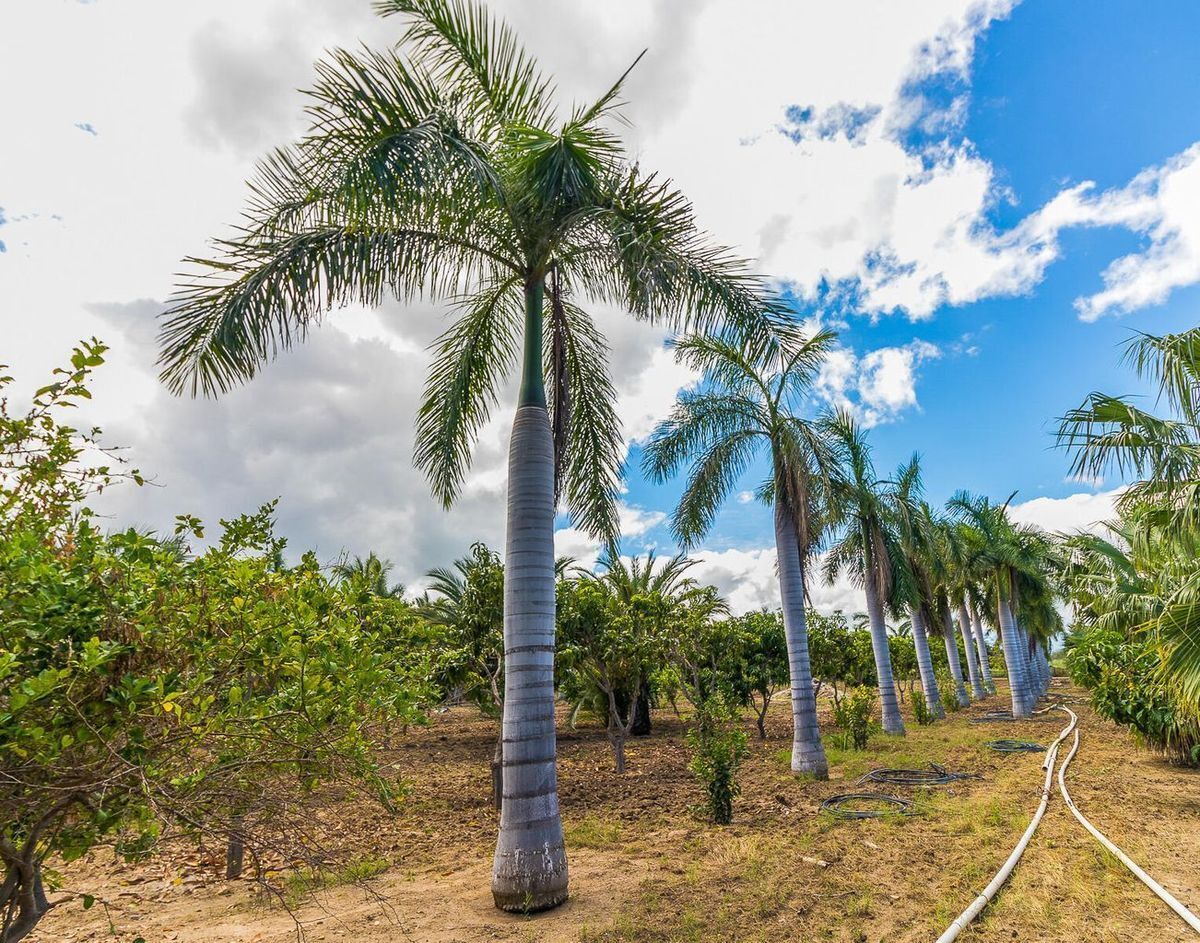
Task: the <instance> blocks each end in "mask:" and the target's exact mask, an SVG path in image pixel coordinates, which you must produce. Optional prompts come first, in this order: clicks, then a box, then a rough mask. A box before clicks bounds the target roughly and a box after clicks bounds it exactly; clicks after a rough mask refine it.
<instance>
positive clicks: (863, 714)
mask: <svg viewBox="0 0 1200 943" xmlns="http://www.w3.org/2000/svg"><path fill="white" fill-rule="evenodd" d="M874 712H875V692H874V691H872V690H871V689H870V688H868V687H856V688H851V689H850V690H849V691H848V692H847V693H846V696H845V697H843V698H842V701H841V703H840V704H838V705H837V706H836V707H834V709H833V719H834V722H835V723H836V724H837V725H838V726H839V727H841V728H842V737H843V743H842V746H843V747H844V748H845V749H847V750H848V749H850V748H851V746H853V748H854V749H855V750H865V749H866V748H867V739H868V738H869V737H870V736H871V715H872V714H873V713H874Z"/></svg>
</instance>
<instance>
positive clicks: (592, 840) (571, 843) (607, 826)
mask: <svg viewBox="0 0 1200 943" xmlns="http://www.w3.org/2000/svg"><path fill="white" fill-rule="evenodd" d="M563 833H564V835H565V837H566V840H567V847H569V848H570V847H573V848H596V849H600V850H603V849H605V848H612V847H613V846H614V845H618V844H620V842H621V834H622V828H621V823H620V822H617V821H613V820H604V819H601V818H598V817H597V816H594V815H586V816H584V817H583V818H582V819H579V820H578V821H576V822H565V823H563Z"/></svg>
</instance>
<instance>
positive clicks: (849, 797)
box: [821, 792, 913, 819]
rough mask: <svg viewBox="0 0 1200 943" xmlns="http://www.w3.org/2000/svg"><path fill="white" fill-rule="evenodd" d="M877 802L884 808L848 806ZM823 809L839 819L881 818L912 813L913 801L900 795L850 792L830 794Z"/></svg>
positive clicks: (822, 804)
mask: <svg viewBox="0 0 1200 943" xmlns="http://www.w3.org/2000/svg"><path fill="white" fill-rule="evenodd" d="M862 802H875V803H878V804H879V805H880V806H883V807H884V808H874V809H861V808H859V809H852V808H847V806H850V805H853V804H855V803H862ZM821 811H822V812H828V813H829V814H830V815H832V816H833V817H834V818H839V819H881V818H885V817H886V816H889V815H911V814H912V812H913V808H912V803H911V802H909V801H908V800H907V799H901V798H900V797H899V796H884V795H880V794H878V793H874V792H848V793H845V794H844V795H840V796H830V797H829V798H828V799H826V800H825V801H824V802H822V803H821Z"/></svg>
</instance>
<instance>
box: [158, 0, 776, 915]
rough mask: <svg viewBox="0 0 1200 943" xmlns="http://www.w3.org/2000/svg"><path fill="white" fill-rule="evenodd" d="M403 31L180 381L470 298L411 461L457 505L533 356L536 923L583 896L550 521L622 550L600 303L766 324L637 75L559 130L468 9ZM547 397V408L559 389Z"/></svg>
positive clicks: (533, 84)
mask: <svg viewBox="0 0 1200 943" xmlns="http://www.w3.org/2000/svg"><path fill="white" fill-rule="evenodd" d="M375 6H376V9H377V10H378V11H379V12H380V13H381V14H383V15H385V16H387V15H393V14H399V15H402V16H403V17H404V18H405V23H406V26H405V29H404V30H403V32H402V35H401V36H400V42H399V43H398V44H397V45H396V46H395V47H393V48H391V49H389V50H387V51H384V52H371V51H361V52H347V51H344V50H339V51H335V52H333V53H332V54H331V55H330V56H329V58H328V59H327V60H326V61H324V62H322V63H320V64H319V65H318V66H317V72H318V81H317V84H316V85H315V87H314V88H313V89H312V90H311V91H310V92H309V97H310V105H309V106H308V115H309V119H310V127H309V131H308V133H307V135H306V136H305V137H304V138H302V139H301V141H300V142H299V143H298V144H296V145H295V146H292V147H288V148H284V149H281V150H278V151H276V152H275V153H274V154H272V155H271V156H270V157H269V158H267V159H266V160H265V161H264V162H263V163H262V164H261V165H260V168H259V173H258V177H257V179H256V180H255V181H254V182H253V184H252V198H251V201H250V206H249V210H248V213H247V219H246V221H245V222H244V223H243V225H242V228H241V229H240V230H239V231H238V234H237V235H236V236H235V237H233V238H231V239H227V240H222V241H220V242H218V243H217V245H216V248H217V256H216V258H214V259H211V260H192V262H193V264H194V265H195V266H196V267H197V269H198V274H197V276H196V277H195V278H194V279H193V280H192V281H191V282H190V283H188V284H186V285H184V286H183V288H182V290H181V293H180V294H179V295H178V297H177V298H176V300H175V303H174V305H173V307H172V309H171V310H170V312H169V313H168V316H167V320H166V322H165V324H164V326H163V330H162V337H161V341H162V364H163V373H162V376H163V379H164V381H165V382H166V383H167V384H168V385H169V386H170V387H171V389H172V390H174V391H176V392H190V393H192V394H193V395H195V394H200V393H203V394H218V393H221V392H223V391H225V390H227V389H228V388H229V387H231V386H232V385H234V384H236V383H239V382H242V381H245V380H248V379H250V378H251V377H253V376H254V375H255V374H256V373H257V372H258V371H259V370H260V369H261V368H262V367H263V365H264V364H266V363H267V362H268V361H270V360H272V359H273V358H274V357H275V356H276V354H278V353H279V352H280V351H282V350H284V349H286V348H289V347H291V346H292V345H293V344H295V343H297V342H299V341H301V340H302V339H303V338H304V337H305V335H306V334H307V333H308V331H309V330H310V329H312V328H313V327H314V326H315V325H316V324H317V323H318V322H319V321H320V319H321V317H322V315H323V314H324V313H325V312H326V311H328V310H329V309H332V308H337V307H340V306H344V305H347V304H362V305H367V306H375V305H378V304H379V303H380V302H381V301H382V300H383V299H384V298H385V297H386V296H389V295H390V296H394V297H396V298H398V299H400V300H401V301H411V300H414V299H416V298H418V297H426V296H432V297H435V298H440V299H444V300H447V301H450V302H452V303H453V304H454V306H455V309H456V311H457V313H458V317H457V319H456V320H455V321H454V323H452V325H451V326H450V327H449V329H448V330H447V331H446V332H445V334H443V336H442V337H441V339H440V341H439V343H438V345H437V349H436V352H435V356H434V362H433V366H432V369H431V372H430V375H429V380H428V384H427V387H426V391H425V399H424V403H423V405H422V406H421V408H420V412H419V414H418V417H417V446H416V462H417V464H418V466H419V467H421V468H422V469H424V470H425V472H426V473H427V474H428V476H429V479H430V481H431V484H432V486H433V490H434V493H435V494H436V496H437V497H438V498H439V499H440V500H441V501H442V502H443V503H445V504H447V505H449V504H450V503H451V502H452V501H453V500H454V498H455V497H456V495H457V494H458V491H459V489H460V487H461V486H462V483H463V481H464V478H465V476H466V474H467V471H468V468H469V465H470V457H471V446H472V443H473V441H474V436H475V434H476V432H477V431H478V429H479V428H480V426H481V425H482V424H483V423H484V422H485V421H486V420H487V419H488V416H489V414H490V411H491V409H492V408H493V406H494V405H495V400H496V395H497V390H498V388H499V386H500V384H501V383H502V382H503V381H504V379H505V378H507V377H508V376H509V375H510V373H511V371H512V370H513V368H514V367H515V366H516V362H517V359H518V357H520V358H521V359H522V366H521V374H520V377H521V385H520V394H519V398H518V402H517V411H516V416H515V420H514V423H513V431H512V437H511V439H510V443H509V466H508V539H507V543H506V553H505V566H506V569H507V576H506V580H505V593H506V596H505V645H506V652H505V660H506V663H507V664H506V670H505V684H506V686H507V687H508V688H510V690H509V691H508V693H507V694H506V696H505V699H504V705H505V706H504V711H505V717H504V746H505V759H504V764H505V789H506V793H507V795H506V801H505V802H504V809H503V814H502V818H501V825H500V837H499V841H498V843H497V848H496V857H495V865H494V872H493V882H492V889H493V894H494V897H495V900H496V904H497V906H499V907H502V908H505V909H509V910H520V911H533V910H540V909H544V908H547V907H553V906H555V905H556V904H559V903H561V902H562V901H563V900H565V899H566V896H567V862H566V852H565V850H564V847H563V838H562V823H561V820H560V818H559V812H558V798H557V785H556V775H555V736H554V709H553V705H554V700H553V691H554V666H553V659H554V590H555V583H554V516H555V507H556V498H557V497H558V496H559V495H561V497H562V500H563V503H565V505H566V507H567V508H568V509H569V511H570V513H571V515H572V516H573V518H574V519H575V521H576V523H577V525H578V526H580V527H581V528H583V529H585V530H587V531H589V532H591V533H593V534H595V535H597V536H599V537H602V538H604V539H609V540H611V539H613V538H614V537H615V534H616V530H617V526H616V513H615V501H614V493H615V489H616V486H617V483H618V480H619V471H620V463H621V458H622V453H623V449H622V440H621V435H620V430H619V426H618V422H617V419H616V412H615V409H614V403H613V387H612V384H611V382H610V379H609V374H608V369H607V365H606V355H607V348H606V345H605V342H604V339H603V337H602V336H601V335H600V333H599V331H598V330H597V328H596V326H595V324H594V323H593V321H592V319H591V317H590V316H589V315H588V313H587V311H586V308H585V307H584V303H585V302H588V301H590V302H595V303H611V304H614V305H617V306H620V307H622V308H624V309H625V310H627V311H629V312H630V313H631V314H632V315H633V316H635V317H638V318H642V319H646V320H664V321H668V322H671V323H674V324H678V325H691V326H698V327H700V328H701V329H707V328H709V327H711V326H713V325H715V324H717V323H718V322H720V321H721V320H723V319H731V320H734V321H740V322H742V323H744V325H745V326H746V327H747V330H750V329H751V328H750V325H751V324H752V323H753V324H755V325H766V324H768V323H769V322H771V321H772V320H774V319H776V318H777V316H778V312H777V311H775V310H773V309H770V308H768V307H767V306H764V305H763V304H762V303H761V301H760V294H759V288H760V286H759V283H758V282H757V280H755V279H754V278H752V277H751V276H750V275H748V274H747V270H746V268H745V267H744V266H743V265H742V264H741V263H740V262H738V261H737V260H735V259H733V258H732V257H731V256H730V255H729V254H728V253H727V252H726V251H725V250H723V249H720V248H715V247H713V246H711V245H710V244H709V243H708V242H707V240H706V239H705V238H704V237H703V234H701V233H700V232H698V230H697V228H696V226H695V223H694V220H693V215H692V208H691V206H690V204H689V203H688V202H687V200H686V199H685V198H684V196H683V195H682V194H681V193H679V192H678V191H677V190H675V189H673V188H672V186H671V184H670V183H669V182H668V181H666V180H663V179H661V178H659V177H657V176H655V175H654V174H647V173H645V172H643V171H641V170H640V169H639V168H638V167H637V165H635V164H632V163H630V162H629V161H628V160H627V158H626V156H625V153H624V150H623V148H622V146H621V143H620V141H619V139H618V138H617V136H616V135H615V134H614V133H613V131H612V130H611V129H610V126H611V123H612V120H613V119H614V118H615V117H617V114H616V113H617V111H618V110H619V104H620V93H621V81H620V80H618V81H617V82H616V83H615V84H614V85H613V87H612V88H610V89H609V90H608V91H607V92H605V93H604V94H603V95H601V96H600V97H599V98H598V99H597V100H596V101H594V102H592V103H591V104H589V105H585V106H581V107H578V108H576V109H574V110H573V111H572V112H570V113H569V114H566V115H565V116H562V117H560V116H559V114H558V113H557V112H556V110H555V107H554V104H553V100H552V99H553V95H552V91H553V89H552V86H551V83H550V81H549V80H548V79H547V78H545V77H544V76H543V75H542V74H541V73H540V72H539V71H538V69H537V66H536V64H535V63H534V61H533V60H532V59H531V58H530V57H529V56H528V55H526V53H525V52H524V51H523V50H522V48H521V46H520V44H519V42H518V40H517V38H516V37H515V35H514V34H513V33H512V32H511V31H510V30H509V29H508V28H507V27H506V26H505V25H504V24H502V23H500V22H498V21H495V20H493V19H492V18H491V17H490V16H489V15H488V13H487V11H486V10H485V9H484V8H483V7H482V6H480V5H478V4H477V3H475V2H472V0H376V3H375ZM547 391H548V392H547Z"/></svg>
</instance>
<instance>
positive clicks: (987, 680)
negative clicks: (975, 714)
mask: <svg viewBox="0 0 1200 943" xmlns="http://www.w3.org/2000/svg"><path fill="white" fill-rule="evenodd" d="M967 615H968V616H969V617H970V620H971V629H972V634H973V635H974V636H975V646H976V648H977V649H978V650H979V671H980V673H981V674H982V675H983V685H984V687H985V688H987V692H988V694H995V693H996V682H995V681H993V680H992V659H991V654H990V653H989V652H988V647H987V636H986V635H985V634H984V630H983V620H982V619H980V618H979V613H978V612H976V611H975V606H974V604H972V602H971V601H970V600H967Z"/></svg>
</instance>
